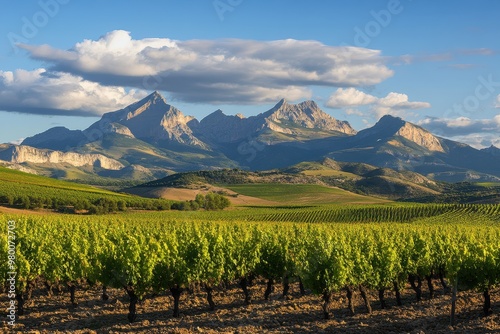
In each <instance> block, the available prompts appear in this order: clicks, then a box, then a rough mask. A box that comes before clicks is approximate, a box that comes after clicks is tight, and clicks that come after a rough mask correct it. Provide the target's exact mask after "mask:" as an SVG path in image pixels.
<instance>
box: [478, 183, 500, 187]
mask: <svg viewBox="0 0 500 334" xmlns="http://www.w3.org/2000/svg"><path fill="white" fill-rule="evenodd" d="M476 184H477V185H478V186H482V187H500V182H478V183H476Z"/></svg>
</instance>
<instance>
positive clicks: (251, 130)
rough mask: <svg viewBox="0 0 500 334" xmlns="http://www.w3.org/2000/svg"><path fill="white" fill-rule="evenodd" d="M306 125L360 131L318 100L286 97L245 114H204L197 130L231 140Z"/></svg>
mask: <svg viewBox="0 0 500 334" xmlns="http://www.w3.org/2000/svg"><path fill="white" fill-rule="evenodd" d="M303 129H318V130H321V131H330V132H332V136H333V135H335V133H339V132H340V133H345V134H346V135H353V134H355V133H356V131H355V130H354V129H353V128H352V127H351V126H350V125H349V123H348V122H343V121H338V120H336V119H335V118H333V117H332V116H330V115H328V114H327V113H325V112H324V111H323V110H321V109H320V108H319V107H318V105H317V104H316V103H315V102H314V101H305V102H302V103H299V104H289V103H287V102H286V101H285V100H284V99H283V100H281V101H280V102H278V104H276V105H275V106H274V107H273V108H272V109H270V110H268V111H266V112H265V113H261V114H259V115H256V116H251V117H248V118H245V117H244V116H243V115H241V114H236V115H234V116H230V115H225V114H224V113H223V112H222V111H221V110H220V109H219V110H216V111H215V112H213V113H211V114H210V115H208V116H207V117H205V118H203V119H202V120H201V122H200V123H199V125H198V126H197V128H196V129H194V131H195V134H196V135H197V136H199V137H200V138H203V139H206V140H208V141H209V142H215V143H230V142H237V141H241V140H245V139H248V138H250V137H255V136H258V135H259V133H260V132H262V131H265V130H271V131H274V132H278V133H283V134H286V135H294V134H300V133H301V130H303Z"/></svg>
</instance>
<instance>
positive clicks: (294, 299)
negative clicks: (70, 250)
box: [0, 280, 500, 334]
mask: <svg viewBox="0 0 500 334" xmlns="http://www.w3.org/2000/svg"><path fill="white" fill-rule="evenodd" d="M264 287H265V285H264V282H263V281H262V280H261V281H257V282H256V284H255V285H254V286H252V287H251V292H252V294H253V303H252V304H251V305H249V306H245V305H244V303H243V298H242V293H241V290H240V289H239V288H237V286H236V285H234V286H232V287H231V288H230V289H228V290H226V291H223V290H221V289H219V290H218V291H217V292H216V293H215V296H214V299H215V302H216V303H217V308H216V310H215V311H213V312H211V311H209V310H208V307H207V303H206V301H205V294H204V293H203V292H194V293H192V294H189V293H183V294H182V297H181V315H180V317H179V318H173V317H172V304H173V300H172V298H171V297H170V295H160V296H156V297H149V298H147V299H145V300H144V301H143V302H142V303H141V304H139V306H138V312H139V314H138V317H137V322H135V323H133V324H128V322H127V312H128V298H127V297H125V294H124V293H123V291H121V290H115V289H108V293H109V295H110V299H109V300H108V301H106V302H105V301H101V300H100V298H99V297H100V289H97V288H91V289H88V290H87V291H83V290H82V289H79V290H77V294H76V296H77V299H78V302H79V305H78V306H77V307H75V308H72V307H71V306H70V305H69V294H68V292H67V291H64V293H62V294H58V295H55V296H53V297H51V298H48V297H46V290H45V289H44V288H38V289H37V290H36V291H35V294H34V298H33V303H32V304H31V305H30V306H29V307H28V309H27V311H26V315H25V316H22V317H21V318H20V319H19V320H18V325H17V328H16V329H17V330H18V331H20V332H23V333H24V332H31V333H130V332H133V333H369V334H374V333H415V334H417V333H419V334H420V333H500V289H498V288H497V289H494V290H493V291H492V308H493V311H494V313H493V315H491V316H489V317H486V318H484V317H482V298H481V297H482V296H481V294H479V293H476V292H460V293H459V298H458V303H457V307H458V313H457V322H456V326H455V327H451V326H449V311H450V300H451V297H450V295H449V294H444V293H443V290H442V289H441V288H438V289H437V291H436V297H435V298H434V299H432V300H428V295H427V294H426V293H425V291H424V296H423V297H424V300H423V301H421V302H415V301H414V299H415V297H414V294H413V291H412V290H411V289H405V290H404V291H403V293H402V297H403V306H396V302H395V298H394V294H393V293H387V304H388V305H389V308H388V309H384V310H382V309H380V306H379V303H378V301H377V297H376V295H375V293H374V292H371V295H370V297H371V300H372V307H373V313H372V314H371V315H369V314H367V313H366V309H365V307H364V304H363V302H362V299H361V297H360V296H359V293H358V294H356V295H355V305H356V314H355V315H354V316H351V315H350V312H349V311H348V310H347V307H346V304H347V300H346V298H345V294H344V293H338V294H336V295H335V296H334V299H333V303H332V307H333V308H332V310H333V316H332V319H330V320H323V319H322V310H321V299H320V297H318V296H314V295H312V294H310V293H308V294H306V295H305V296H300V294H299V290H298V285H297V284H296V283H294V284H292V286H291V296H290V297H289V298H287V299H282V298H281V296H280V294H281V286H279V285H277V286H276V289H275V291H274V293H273V294H272V295H271V298H270V300H269V301H265V300H263V295H264ZM436 287H437V282H436ZM0 302H1V304H2V305H6V303H7V298H6V296H5V294H3V295H2V297H1V298H0ZM8 329H9V328H8V325H7V324H6V322H5V321H4V322H3V331H4V332H7V330H8Z"/></svg>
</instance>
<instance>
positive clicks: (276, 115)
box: [263, 99, 356, 134]
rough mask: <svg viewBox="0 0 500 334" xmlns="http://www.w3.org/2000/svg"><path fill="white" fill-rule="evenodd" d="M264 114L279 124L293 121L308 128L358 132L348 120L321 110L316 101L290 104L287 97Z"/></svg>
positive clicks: (269, 119) (346, 132) (350, 132)
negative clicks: (342, 119) (340, 119)
mask: <svg viewBox="0 0 500 334" xmlns="http://www.w3.org/2000/svg"><path fill="white" fill-rule="evenodd" d="M263 116H264V117H265V119H266V120H267V121H270V122H274V123H278V124H285V123H292V124H295V125H297V126H300V127H304V128H308V129H321V130H327V131H338V132H342V133H345V134H355V133H356V131H355V130H354V129H353V128H352V127H351V126H350V125H349V123H348V122H342V121H338V120H336V119H335V118H333V117H332V116H330V115H329V114H327V113H325V112H324V111H323V110H321V108H319V106H318V105H317V104H316V102H314V101H304V102H301V103H299V104H290V103H288V102H287V101H286V100H285V99H282V100H280V101H279V102H278V103H277V104H276V105H275V106H274V107H273V108H272V109H270V110H268V111H267V112H265V113H264V114H263ZM275 125H276V124H274V125H271V126H275Z"/></svg>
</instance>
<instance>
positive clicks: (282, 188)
mask: <svg viewBox="0 0 500 334" xmlns="http://www.w3.org/2000/svg"><path fill="white" fill-rule="evenodd" d="M226 188H228V189H230V190H232V191H235V192H237V193H239V194H243V195H246V196H251V197H257V198H262V199H266V200H270V201H276V202H282V203H288V204H313V203H314V204H325V203H330V204H342V203H351V204H356V203H358V204H375V203H387V202H389V201H388V200H384V199H378V198H375V197H368V196H363V195H357V194H354V193H351V192H348V191H346V190H343V189H339V188H333V187H325V186H320V185H315V184H276V183H275V184H242V185H227V186H226Z"/></svg>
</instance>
